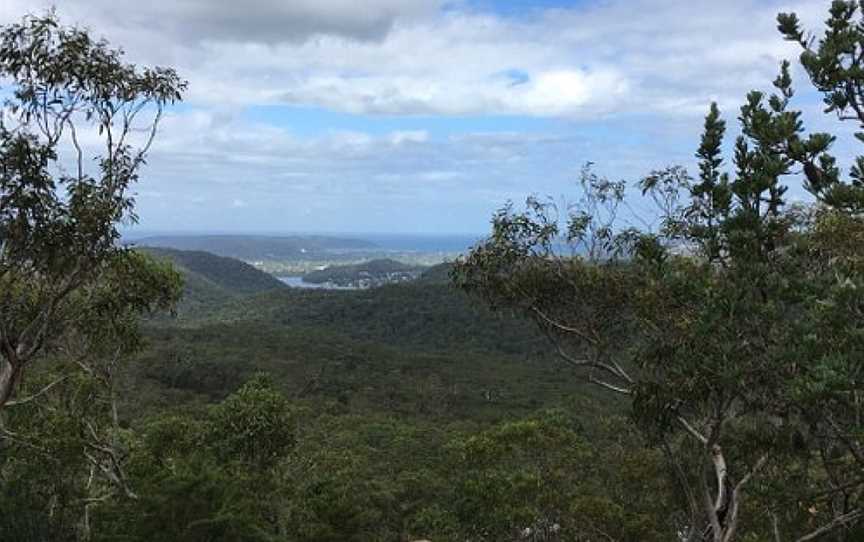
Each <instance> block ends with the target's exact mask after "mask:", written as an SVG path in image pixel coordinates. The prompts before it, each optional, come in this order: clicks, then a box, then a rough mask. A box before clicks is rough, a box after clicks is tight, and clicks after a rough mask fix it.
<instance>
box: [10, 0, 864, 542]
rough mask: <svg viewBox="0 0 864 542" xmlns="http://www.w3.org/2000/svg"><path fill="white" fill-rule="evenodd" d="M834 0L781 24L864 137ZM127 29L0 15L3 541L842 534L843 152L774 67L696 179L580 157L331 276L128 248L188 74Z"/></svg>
mask: <svg viewBox="0 0 864 542" xmlns="http://www.w3.org/2000/svg"><path fill="white" fill-rule="evenodd" d="M823 15H824V17H826V18H827V21H826V30H825V32H824V33H823V34H819V35H813V34H811V33H809V32H808V31H807V29H804V28H803V27H802V24H801V22H800V21H799V19H798V17H797V16H796V15H795V14H792V13H780V14H779V15H778V16H777V27H778V30H779V33H778V34H777V36H776V39H777V40H778V41H782V40H786V41H789V42H791V43H793V44H796V46H797V47H799V48H800V58H799V59H798V60H797V62H799V63H800V66H801V68H802V69H803V70H804V72H805V73H806V74H807V76H808V80H806V81H805V80H802V81H796V82H795V84H796V85H799V86H803V85H812V86H813V87H814V88H815V89H816V90H817V91H818V92H819V93H820V94H821V95H822V96H823V97H824V103H823V104H822V109H823V110H824V114H823V116H824V117H825V118H826V119H827V120H830V121H836V122H837V123H838V125H839V126H844V127H849V126H851V127H853V128H854V129H860V130H864V3H861V2H858V1H840V0H837V1H834V2H833V3H832V5H831V8H830V11H829V12H828V13H826V14H823ZM118 45H119V44H116V45H115V44H110V43H108V42H107V41H105V40H100V39H97V38H95V37H94V36H92V35H91V34H90V33H89V31H88V30H87V29H86V28H84V27H81V26H74V25H73V26H67V24H66V23H64V22H63V21H61V20H60V19H59V17H58V16H57V15H56V14H55V13H54V12H48V13H46V14H44V15H38V16H33V15H31V16H27V17H25V18H24V19H22V20H21V22H19V23H16V24H11V25H7V26H5V27H3V28H2V29H0V85H2V86H0V88H2V91H0V96H2V97H3V99H4V102H3V116H2V117H0V540H2V541H4V542H5V541H13V542H19V541H20V542H37V541H39V542H42V541H46V542H47V541H69V542H96V541H106V542H107V541H117V542H120V541H123V542H144V541H147V542H160V541H164V542H174V541H190V542H196V541H200V542H216V541H250V542H251V541H260V542H277V541H309V542H342V541H355V542H367V541H368V542H374V541H402V542H415V541H423V542H425V541H430V542H439V541H441V542H443V541H450V542H481V541H490V542H491V541H494V542H510V541H513V542H516V541H523V540H524V541H532V542H537V541H549V542H552V541H555V542H558V541H560V542H600V541H616V542H625V541H628V542H629V541H632V542H640V541H645V542H650V541H681V542H697V541H698V542H701V541H711V542H733V541H734V542H761V541H765V542H786V541H793V542H808V541H814V540H820V541H822V540H824V541H832V542H854V541H860V540H864V421H862V420H864V372H862V369H864V156H861V157H858V158H857V159H855V161H854V163H853V164H852V166H851V168H850V169H849V171H842V170H841V168H840V166H838V160H837V158H836V157H835V156H834V155H833V154H832V149H833V148H834V147H835V145H836V144H837V141H838V137H845V136H835V135H832V134H829V133H821V132H811V131H809V130H808V128H807V126H808V125H812V124H816V121H815V119H811V118H807V117H806V116H805V115H804V113H802V112H801V111H800V110H798V109H796V108H795V107H796V101H795V92H794V90H793V81H792V76H791V75H790V74H791V70H792V64H791V63H790V62H784V63H783V64H781V65H780V66H778V75H777V78H776V79H775V80H774V81H773V87H772V88H773V90H772V91H771V92H761V91H755V90H754V91H752V92H751V93H750V94H748V95H747V96H746V100H745V102H744V105H743V106H742V107H741V109H740V111H735V112H732V111H729V112H721V111H720V109H719V106H718V105H717V104H712V105H711V107H710V109H709V110H708V112H707V115H706V116H705V118H704V125H703V130H702V135H701V138H700V139H699V140H696V141H693V145H692V151H693V152H694V153H695V156H696V158H697V160H698V171H693V172H688V171H687V170H686V169H685V168H683V167H681V166H678V165H674V164H673V165H669V166H668V167H666V168H664V169H659V170H656V171H652V172H646V175H645V176H644V177H643V178H642V179H640V180H638V181H636V182H634V183H631V184H630V185H628V184H627V183H625V182H624V181H620V182H619V181H612V180H609V179H608V178H606V177H604V176H602V175H600V174H598V173H596V172H595V169H594V168H593V166H592V164H590V163H589V164H586V165H585V166H584V167H583V168H582V170H581V173H580V178H579V182H578V187H577V188H578V194H577V198H576V200H575V201H577V202H578V203H577V204H575V205H570V206H567V207H566V208H563V207H562V206H560V205H559V204H557V203H556V202H555V200H547V199H543V198H539V197H536V196H532V197H529V198H528V199H527V200H526V202H525V204H524V205H516V204H513V203H507V202H503V201H502V202H500V205H501V208H500V210H499V211H498V212H497V213H496V214H495V215H494V216H492V217H491V229H490V231H489V232H488V235H487V237H486V238H485V239H483V240H482V241H480V242H479V243H477V244H476V245H475V246H473V247H472V248H471V249H470V250H469V251H468V252H466V253H465V254H463V255H462V256H460V257H459V258H457V259H456V260H455V261H453V262H448V263H444V264H440V265H437V266H433V267H430V268H426V269H425V270H422V271H421V268H419V267H417V266H413V265H404V264H399V263H398V262H393V261H386V260H385V261H383V263H382V262H378V264H376V265H377V266H378V267H375V266H374V265H373V266H372V267H371V268H369V269H371V270H372V271H374V272H379V271H380V272H390V271H394V272H395V271H399V272H408V271H410V272H412V273H415V274H418V275H419V277H418V278H416V279H414V280H406V281H404V282H400V283H398V284H388V285H384V286H380V287H376V288H369V289H362V290H350V291H343V290H326V289H300V288H289V287H287V286H286V285H284V284H283V283H282V282H280V281H279V280H278V279H277V278H275V277H274V276H273V275H270V274H268V273H265V272H264V271H262V270H260V269H257V268H256V267H255V266H253V265H250V264H249V263H246V262H244V261H241V260H240V259H234V258H230V257H226V256H224V255H218V254H214V253H212V252H213V251H210V252H208V251H204V250H201V247H200V246H189V247H186V248H187V249H188V250H180V249H177V248H157V247H155V246H147V247H141V248H137V247H135V246H128V245H125V244H124V243H122V242H121V233H120V228H121V226H123V225H124V224H130V223H134V222H135V221H136V220H137V216H136V199H135V193H134V187H135V186H136V185H137V184H139V183H140V184H142V185H144V184H146V182H147V174H146V171H147V169H146V167H145V165H146V162H147V160H148V159H149V154H148V153H149V151H150V148H151V144H152V143H153V141H154V139H157V138H159V137H163V135H165V134H162V133H161V132H160V131H157V126H158V125H159V123H160V122H161V121H162V120H163V112H165V111H167V110H169V109H170V108H172V107H177V106H178V104H179V103H180V102H182V100H183V98H184V96H185V95H186V94H187V93H188V92H189V91H190V89H189V88H188V85H187V83H186V81H185V80H184V79H183V76H182V74H179V73H177V72H176V71H175V70H174V69H172V68H165V67H146V66H138V65H134V64H130V63H127V61H126V60H125V58H124V54H123V52H122V50H121V49H119V48H117V46H118ZM766 83H771V82H770V81H769V82H766ZM727 119H728V120H727ZM823 120H824V119H823ZM727 122H728V123H729V127H728V128H727ZM733 124H734V127H733V126H732V125H733ZM823 124H824V123H823ZM823 124H819V125H820V126H821V125H823ZM142 125H143V126H144V128H143V129H142V128H141V126H142ZM85 130H88V133H91V132H92V134H91V135H89V136H88V137H91V138H92V137H96V138H98V140H99V141H100V144H101V145H102V147H101V149H102V150H101V152H100V154H99V155H98V156H97V159H96V160H90V157H89V156H87V155H86V153H84V152H82V147H81V146H80V145H79V139H78V138H79V136H78V135H77V134H79V133H82V134H83V133H84V131H85ZM727 132H728V133H727ZM838 133H839V130H838ZM729 138H732V142H733V147H732V148H733V153H732V155H731V156H726V155H725V154H724V150H723V149H724V144H725V141H726V139H729ZM851 138H852V139H854V141H855V142H857V143H858V144H860V143H861V142H864V132H856V133H855V134H854V135H853V136H851ZM70 149H71V154H69V153H70ZM70 156H71V158H70ZM58 164H62V167H61V168H60V169H61V170H62V171H63V173H62V174H58V173H56V171H57V167H58ZM139 177H140V178H139ZM792 183H798V184H800V185H802V186H803V187H804V189H805V190H806V191H807V192H808V193H809V194H810V195H811V196H812V201H811V202H803V203H802V202H800V201H797V200H793V199H792V198H789V197H788V196H787V191H788V189H789V186H790V184H792ZM634 190H635V191H636V192H637V193H638V194H639V195H640V196H641V198H642V201H643V203H644V204H645V205H644V208H650V209H651V210H650V211H646V212H647V213H650V215H651V217H653V218H655V219H656V220H654V222H653V224H654V226H651V227H648V226H645V227H641V226H640V227H636V226H634V225H633V224H634V222H633V221H627V220H622V217H623V215H624V213H623V209H624V207H625V206H626V205H627V204H628V201H627V198H628V197H629V196H628V194H630V193H631V192H633V191H634ZM525 193H526V195H527V194H530V193H531V189H530V187H525ZM647 223H648V222H647V221H646V224H647ZM245 240H247V239H246V238H244V237H240V236H237V237H230V238H228V237H226V238H221V240H220V241H219V243H223V244H225V243H227V244H230V245H231V247H230V248H231V250H234V251H236V250H246V251H248V253H249V259H250V260H256V259H259V258H260V255H261V254H262V253H266V251H267V250H269V249H267V248H266V247H265V248H262V247H261V246H258V245H256V244H254V243H252V244H250V245H248V246H247V245H244V242H245ZM211 241H212V240H211ZM317 242H319V243H320V247H325V248H326V247H327V246H328V243H331V242H335V241H333V240H329V241H328V239H327V238H320V239H318V240H317ZM344 242H345V243H349V244H352V243H353V244H356V245H357V247H360V248H364V247H365V248H368V246H367V245H365V244H363V242H361V241H356V240H353V241H351V240H348V241H344ZM154 244H158V243H156V241H153V242H151V243H149V245H154ZM235 245H236V246H235ZM226 246H227V245H226ZM238 246H239V247H240V248H237V247H238ZM225 250H228V249H227V248H226V249H225ZM280 250H282V251H284V252H285V254H288V256H285V258H286V259H290V258H297V259H303V258H306V257H307V256H304V255H302V254H305V253H298V250H300V249H299V248H298V245H297V243H296V242H289V241H285V242H284V243H283V246H281V247H280ZM262 251H265V252H262ZM215 252H218V250H217V251H215ZM298 254H301V255H300V256H298ZM308 257H309V258H312V256H308ZM315 257H318V255H315ZM382 266H383V267H382ZM367 267H368V264H367ZM369 269H367V268H366V267H363V266H362V265H361V266H348V267H342V268H335V271H334V270H330V272H329V273H328V272H327V271H326V270H325V271H323V272H321V273H319V274H320V275H321V276H322V278H321V280H332V279H333V278H334V277H337V276H338V274H339V273H349V274H350V273H357V272H360V271H369ZM372 271H369V272H372Z"/></svg>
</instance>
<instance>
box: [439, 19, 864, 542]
mask: <svg viewBox="0 0 864 542" xmlns="http://www.w3.org/2000/svg"><path fill="white" fill-rule="evenodd" d="M859 8H860V6H859V4H858V3H857V2H835V3H834V5H833V6H832V10H831V14H830V18H829V21H828V28H829V31H828V33H827V34H826V37H825V38H823V40H822V41H820V42H819V46H818V48H817V49H812V48H811V46H812V45H813V40H808V39H805V38H804V37H803V36H802V34H801V32H800V30H798V24H797V19H796V18H795V17H794V16H792V15H781V16H780V17H779V21H780V27H781V30H783V31H784V34H785V35H786V36H787V37H788V38H791V39H796V40H798V41H801V43H802V45H804V46H805V48H806V50H805V54H804V56H803V57H802V62H803V63H804V66H805V68H806V69H807V70H808V72H809V73H810V75H811V77H812V78H813V80H814V82H815V83H816V85H817V88H819V89H820V90H822V91H823V92H826V95H827V98H826V103H828V105H829V110H831V111H840V112H841V115H842V114H843V111H845V110H846V109H848V108H852V110H853V111H854V107H855V106H856V104H857V103H859V102H857V101H855V100H858V99H859V98H860V88H861V87H860V85H859V83H858V79H857V78H858V77H860V74H859V72H860V70H857V69H855V68H854V66H853V65H851V64H850V60H849V58H847V57H846V56H844V55H847V56H848V55H850V54H851V55H852V56H854V57H855V58H856V59H860V58H861V56H860V52H861V46H862V44H864V26H862V24H861V23H860V22H859V23H854V24H853V23H852V22H851V17H852V15H853V14H855V13H857V12H858V10H859ZM850 48H851V49H853V52H852V53H850ZM832 59H833V60H832ZM857 61H860V60H856V62H857ZM826 66H827V67H826ZM844 70H848V73H846V72H845V71H844ZM774 87H775V89H774V92H773V93H772V94H770V95H768V94H765V93H763V92H757V91H754V92H751V93H750V94H748V96H747V98H746V100H745V103H744V105H743V106H742V108H741V111H740V115H739V119H738V120H739V122H740V127H741V135H740V136H739V137H738V138H737V140H736V141H735V145H734V159H733V164H734V169H733V170H731V171H729V170H727V169H726V168H725V159H724V155H723V147H722V145H723V140H724V137H725V132H726V125H725V121H723V120H722V118H721V115H720V112H719V110H718V108H717V106H716V105H712V106H711V108H710V111H709V113H708V115H707V116H706V118H705V126H704V132H703V136H702V139H701V142H700V145H699V147H698V150H697V153H696V157H697V158H698V160H699V174H698V177H696V178H692V177H690V175H689V174H687V172H686V171H684V170H683V169H682V168H680V167H672V168H668V169H665V170H661V171H656V172H653V173H652V174H651V175H649V176H647V177H646V178H645V179H643V180H642V181H641V182H640V183H639V185H640V188H641V190H642V194H643V196H645V197H647V198H648V199H649V200H650V201H653V202H654V203H656V204H657V206H658V209H659V212H658V213H657V215H656V216H657V217H658V220H657V221H655V222H650V223H649V222H648V221H645V222H646V223H645V225H644V226H643V227H641V228H636V227H633V226H632V225H630V224H629V223H632V220H630V221H629V223H624V222H625V221H623V220H622V218H627V219H629V218H632V217H629V216H625V215H627V214H632V213H631V212H630V210H629V209H627V207H628V202H627V200H626V199H625V198H626V188H625V187H624V186H623V185H622V184H621V183H616V182H610V181H608V180H606V179H603V178H602V177H598V176H596V175H594V174H593V173H592V172H591V171H590V170H583V173H582V179H581V188H582V195H581V196H580V198H579V199H578V200H577V204H576V205H574V206H572V207H571V208H568V209H564V210H562V209H559V208H557V207H556V206H554V205H551V204H547V203H544V202H542V201H539V200H537V199H531V200H529V202H528V206H527V210H525V211H521V212H517V211H515V210H514V208H513V206H512V205H510V206H507V207H505V208H504V209H502V210H501V211H500V212H499V213H498V214H496V215H495V216H494V218H493V223H492V234H491V235H490V237H489V238H488V239H486V240H485V241H484V242H482V243H480V244H478V245H477V246H475V247H474V248H473V250H472V251H471V253H470V254H469V255H468V256H466V257H465V258H463V259H462V260H460V261H459V262H457V265H456V267H455V270H454V274H453V278H454V280H455V281H456V283H457V284H458V285H460V286H461V287H462V288H463V289H465V290H467V291H468V292H470V293H473V294H476V295H478V296H480V297H481V298H482V299H484V300H485V301H486V302H487V303H489V304H491V305H492V306H493V307H497V308H502V309H508V310H516V311H519V312H522V313H524V314H525V315H527V316H529V317H531V318H532V319H533V320H534V321H535V322H536V324H537V325H538V326H539V328H540V329H541V330H542V331H543V332H544V333H545V334H546V335H547V336H548V337H549V338H550V339H551V341H552V344H553V346H554V348H555V349H556V350H557V351H558V353H559V355H560V358H561V359H562V360H564V361H565V362H567V363H569V364H570V365H572V366H573V367H574V368H576V369H578V370H580V371H581V372H582V373H583V374H584V375H585V377H586V378H587V379H588V380H589V381H591V382H593V383H595V384H597V385H598V386H600V387H601V388H602V389H604V390H606V391H608V392H609V393H612V394H615V395H618V396H621V397H624V398H626V399H628V400H629V401H630V402H631V405H632V417H633V419H634V421H635V422H636V423H637V424H638V426H639V427H640V428H641V429H642V430H644V431H645V432H646V434H647V435H649V436H650V437H651V438H652V439H653V441H654V442H655V443H656V444H657V446H658V447H659V448H660V449H662V450H663V452H664V454H665V456H666V458H667V461H668V464H669V466H670V472H671V473H672V474H673V476H674V478H675V479H676V480H677V483H678V484H679V488H680V492H679V493H680V495H681V498H680V502H678V503H670V506H671V505H673V504H677V505H679V506H680V507H681V508H682V510H683V511H684V512H685V514H686V519H684V520H682V521H681V523H680V525H678V526H677V528H676V531H677V533H676V534H677V535H678V536H680V537H682V538H684V539H686V540H713V541H715V542H730V541H732V540H740V539H747V537H757V539H766V538H773V539H774V540H788V539H791V540H798V541H801V542H804V541H807V540H815V539H817V538H820V537H823V536H826V535H828V534H830V535H831V536H833V537H834V539H837V540H855V539H859V538H860V536H861V535H862V532H861V529H860V527H859V526H858V524H859V523H860V522H861V519H862V517H864V499H862V497H864V477H862V473H864V463H862V461H861V459H862V458H864V454H862V448H861V437H862V425H861V419H862V403H861V394H862V391H864V389H862V380H861V367H862V356H864V343H862V338H864V327H862V323H864V320H862V318H861V316H862V310H864V267H862V263H864V250H862V248H861V247H862V246H864V244H862V241H864V217H862V216H861V215H860V210H861V209H860V204H859V203H858V202H859V201H864V199H862V197H861V193H862V192H861V190H862V188H861V186H862V182H861V175H860V172H861V168H862V164H864V162H862V160H861V159H859V160H858V161H857V164H856V166H855V167H853V169H852V172H851V174H850V176H851V181H850V182H844V181H842V180H841V171H840V169H839V168H838V167H837V165H836V160H835V158H834V157H833V156H832V155H831V154H830V150H831V147H832V145H833V143H834V141H835V138H834V137H833V136H831V135H829V134H823V133H814V134H809V135H807V134H805V130H804V126H803V122H802V120H801V113H800V112H799V111H795V110H792V109H791V108H790V102H791V99H792V97H793V91H792V85H791V77H790V73H789V64H788V63H786V62H784V63H783V65H782V67H781V72H780V75H779V77H778V78H777V79H776V80H775V81H774ZM838 89H839V90H838ZM840 92H845V93H846V94H844V95H842V96H841V95H840V94H838V93H840ZM844 118H845V117H844ZM858 138H859V139H862V136H860V135H859V136H858ZM799 174H803V176H804V187H805V188H806V189H807V190H809V191H810V192H811V193H812V194H813V195H814V197H815V199H816V200H817V203H816V204H815V205H814V206H812V207H809V208H806V207H801V206H797V205H790V203H789V201H788V197H787V194H786V193H787V189H788V186H789V183H790V182H793V179H794V178H796V177H797V175H799ZM562 238H563V239H564V240H565V241H566V242H568V243H569V244H570V245H571V246H573V248H574V250H573V251H571V252H569V253H566V252H565V251H562V250H561V247H560V245H561V243H562ZM856 529H857V530H856Z"/></svg>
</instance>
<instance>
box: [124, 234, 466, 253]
mask: <svg viewBox="0 0 864 542" xmlns="http://www.w3.org/2000/svg"><path fill="white" fill-rule="evenodd" d="M166 235H167V236H184V237H185V236H190V237H193V236H194V237H197V236H209V235H254V236H259V235H260V236H262V237H295V236H307V235H315V236H323V237H337V238H342V239H361V240H364V241H370V242H372V243H375V244H376V245H377V246H378V247H380V248H381V249H383V250H388V251H394V252H427V253H428V252H432V253H440V252H447V253H454V252H460V253H461V252H466V251H467V250H468V249H469V248H471V247H472V246H474V245H475V244H476V243H477V242H478V241H480V240H481V239H482V238H483V235H481V234H474V235H471V234H462V235H452V234H451V235H438V234H432V233H430V234H401V233H351V232H326V233H322V232H230V231H195V232H192V231H144V230H141V231H137V230H132V231H127V232H124V233H123V242H124V243H135V242H136V241H138V240H141V239H143V238H146V237H159V236H166Z"/></svg>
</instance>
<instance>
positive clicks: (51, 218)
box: [0, 12, 186, 409]
mask: <svg viewBox="0 0 864 542" xmlns="http://www.w3.org/2000/svg"><path fill="white" fill-rule="evenodd" d="M185 88H186V83H185V82H184V81H183V80H182V79H180V77H179V76H178V75H177V73H176V72H175V71H174V70H173V69H169V68H159V67H156V68H142V67H139V66H136V65H134V64H130V63H127V62H125V61H124V58H123V52H122V51H121V50H119V49H114V48H111V47H110V45H109V44H108V43H107V42H106V41H104V40H95V39H94V38H93V37H91V35H90V34H89V33H88V32H87V31H86V30H83V29H80V28H75V27H68V26H63V25H62V24H61V23H60V22H59V20H58V18H57V17H56V15H55V14H54V13H51V12H49V13H47V14H46V15H43V16H27V17H25V18H24V19H22V20H21V21H20V22H19V23H16V24H11V25H8V26H5V27H3V28H2V29H0V94H2V96H3V97H4V101H3V104H2V111H0V113H2V116H0V409H2V407H3V406H4V405H7V404H9V403H10V401H11V400H12V398H13V395H14V394H15V393H16V387H17V386H18V385H19V384H20V382H21V380H22V378H23V375H24V373H25V370H26V369H27V368H28V367H29V366H31V365H32V364H33V363H34V362H35V361H37V360H38V359H40V358H45V357H46V356H49V355H50V354H52V353H54V352H56V351H57V349H58V348H59V347H60V345H61V344H62V339H63V337H64V336H66V335H68V334H70V333H73V334H74V333H76V331H80V330H81V329H86V327H87V326H88V325H89V323H88V321H87V315H88V311H90V310H91V308H90V307H91V304H92V303H93V302H95V300H96V299H95V297H94V292H96V291H98V290H99V287H98V283H99V281H100V280H102V278H103V277H105V275H106V273H108V272H109V269H110V268H112V267H115V268H116V266H118V265H133V264H135V263H136V262H140V260H139V259H136V258H130V257H129V254H128V253H127V252H126V251H125V250H124V249H123V248H122V247H120V246H119V243H118V240H119V233H118V225H119V224H121V223H123V222H124V221H134V220H135V219H136V217H135V214H134V211H133V207H134V198H133V197H132V194H131V193H130V188H131V187H132V185H133V184H134V183H135V182H136V181H138V178H139V174H140V171H141V168H142V166H143V165H144V163H145V159H146V157H147V153H148V151H149V150H150V147H151V144H152V143H153V140H154V138H155V136H156V131H157V127H158V125H159V121H160V119H161V117H162V114H163V111H164V109H165V107H166V106H169V105H171V104H173V103H175V102H176V101H178V100H180V99H181V94H182V92H183V91H184V89H185ZM121 262H125V263H121ZM169 275H170V274H169ZM169 275H166V276H164V277H162V279H165V280H167V282H164V284H163V286H164V288H163V289H162V294H166V293H170V291H171V290H172V288H173V286H172V285H171V283H172V280H171V276H169ZM160 280H161V279H160ZM175 289H176V288H175ZM149 292H150V293H154V292H153V291H152V290H150V291H149ZM122 297H124V296H120V298H122ZM120 298H117V299H120ZM125 298H126V301H128V302H131V303H132V305H130V306H135V307H137V308H138V309H141V310H145V309H148V308H152V306H154V305H156V304H158V302H159V300H160V299H162V300H164V299H165V296H163V295H161V294H160V295H156V296H155V297H150V298H148V297H145V296H141V295H134V294H132V293H130V295H127V296H125ZM115 301H116V300H115Z"/></svg>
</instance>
